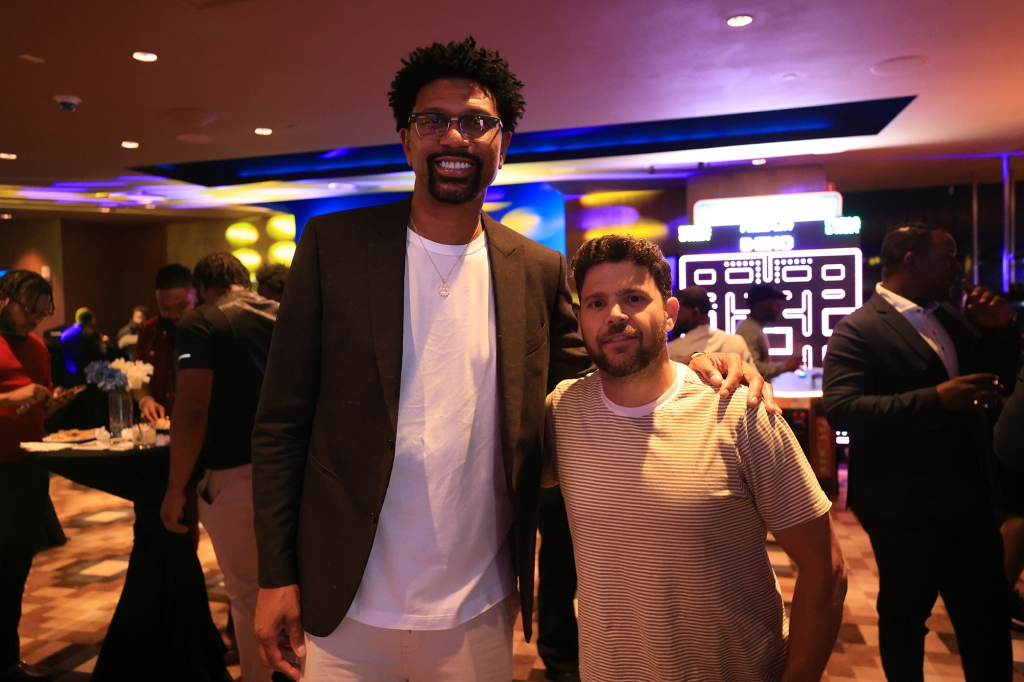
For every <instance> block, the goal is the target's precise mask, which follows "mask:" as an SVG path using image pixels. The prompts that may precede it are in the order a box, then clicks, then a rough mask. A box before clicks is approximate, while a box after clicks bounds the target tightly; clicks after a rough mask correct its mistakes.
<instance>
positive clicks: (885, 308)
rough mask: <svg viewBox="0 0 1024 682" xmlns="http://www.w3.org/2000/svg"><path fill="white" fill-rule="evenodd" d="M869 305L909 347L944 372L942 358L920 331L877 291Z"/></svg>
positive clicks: (933, 366)
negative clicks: (922, 336)
mask: <svg viewBox="0 0 1024 682" xmlns="http://www.w3.org/2000/svg"><path fill="white" fill-rule="evenodd" d="M871 305H873V306H874V307H875V310H877V311H878V314H879V316H880V317H881V318H882V320H883V321H884V322H885V323H886V324H887V325H889V327H891V328H892V329H893V331H895V332H896V333H897V334H899V335H900V336H901V337H903V340H904V341H906V342H907V343H908V344H909V345H910V347H911V348H913V349H914V350H915V351H916V352H917V354H918V355H920V356H921V357H922V358H923V359H924V360H925V361H927V362H928V364H929V365H930V366H931V367H932V368H933V369H936V370H939V371H941V372H942V374H946V373H947V372H946V366H945V365H944V364H942V359H941V358H940V357H939V355H938V353H936V352H935V351H934V350H932V347H931V346H929V345H928V342H927V341H925V340H924V339H923V338H921V334H920V332H918V331H917V330H916V329H914V325H912V324H910V323H909V322H907V318H905V317H903V315H901V314H900V313H899V312H897V310H896V309H895V308H893V307H892V305H891V304H890V303H889V302H888V301H886V300H885V299H884V298H882V297H881V296H880V295H878V294H877V293H876V294H875V295H874V296H872V297H871Z"/></svg>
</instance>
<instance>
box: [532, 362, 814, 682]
mask: <svg viewBox="0 0 1024 682" xmlns="http://www.w3.org/2000/svg"><path fill="white" fill-rule="evenodd" d="M679 371H681V372H684V373H685V376H684V377H683V381H682V385H681V387H680V388H679V390H678V392H677V393H676V395H675V396H674V397H673V399H671V400H669V401H668V402H666V403H665V404H663V405H661V406H660V407H658V408H657V409H656V410H655V411H654V412H653V413H651V414H649V415H647V416H644V417H625V416H620V415H617V414H615V413H614V412H612V411H611V410H609V409H608V407H606V406H605V404H604V402H603V400H602V397H601V380H600V375H599V373H596V372H595V373H594V374H591V375H590V376H588V377H586V378H584V379H580V380H576V381H567V382H562V383H561V384H560V385H559V386H558V387H557V388H556V389H555V391H554V393H552V396H551V399H550V403H549V424H550V426H551V430H552V432H551V433H549V456H550V457H551V460H552V461H553V462H556V466H557V473H558V479H559V482H560V484H561V487H562V494H563V496H564V497H565V502H566V508H567V511H568V515H569V525H570V528H571V530H572V538H573V547H574V549H575V552H576V565H577V573H578V576H579V587H578V593H577V596H578V598H579V625H580V670H581V675H582V677H583V679H584V680H588V681H590V680H592V681H601V682H604V681H605V680H616V679H621V675H622V671H629V672H628V675H629V679H630V680H633V681H635V682H642V681H646V680H650V681H652V682H671V681H673V680H723V681H725V680H730V681H731V680H735V681H737V682H740V681H746V680H751V681H753V680H757V681H761V680H774V679H778V678H779V677H781V675H782V671H783V668H784V666H785V655H786V653H785V652H786V639H787V636H788V622H787V620H786V615H785V610H784V607H783V603H782V596H781V591H780V590H779V585H778V581H777V580H776V578H775V574H774V572H773V571H772V568H771V562H770V560H769V558H768V552H767V549H766V545H765V539H766V530H773V531H775V530H782V529H786V528H790V527H793V526H796V525H799V524H801V523H805V522H807V521H810V520H812V519H815V518H817V517H819V516H821V515H822V514H824V513H825V512H827V511H828V509H829V506H830V503H829V501H828V498H826V497H825V494H824V493H823V492H822V490H821V488H820V487H819V485H818V483H817V481H816V480H815V478H814V474H813V473H812V471H811V469H810V467H809V466H808V464H807V461H806V458H805V457H804V455H803V453H802V451H801V449H800V446H799V444H798V443H797V441H796V438H795V437H794V436H793V433H792V431H791V430H790V428H789V426H788V425H787V424H786V423H785V421H784V420H783V419H782V418H781V417H775V416H770V415H768V414H767V413H766V412H765V410H764V407H763V406H762V407H760V408H758V409H757V410H748V409H747V408H746V391H745V390H744V389H741V390H739V391H737V392H736V393H734V394H733V395H732V396H731V397H730V398H728V399H726V400H720V399H719V397H718V393H717V392H716V391H714V390H713V389H711V388H709V387H708V386H706V385H705V384H704V383H703V382H702V381H701V380H700V379H699V377H697V375H696V374H694V373H693V372H691V371H690V370H688V369H686V368H685V367H683V366H679Z"/></svg>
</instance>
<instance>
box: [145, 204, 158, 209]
mask: <svg viewBox="0 0 1024 682" xmlns="http://www.w3.org/2000/svg"><path fill="white" fill-rule="evenodd" d="M146 208H156V204H146Z"/></svg>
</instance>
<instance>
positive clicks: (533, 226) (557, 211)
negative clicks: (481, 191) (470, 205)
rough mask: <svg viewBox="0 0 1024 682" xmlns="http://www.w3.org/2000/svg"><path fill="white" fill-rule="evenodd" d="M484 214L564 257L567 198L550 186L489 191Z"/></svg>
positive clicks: (533, 185)
mask: <svg viewBox="0 0 1024 682" xmlns="http://www.w3.org/2000/svg"><path fill="white" fill-rule="evenodd" d="M484 211H486V212H487V214H488V215H490V216H491V217H492V218H494V219H495V220H497V221H498V222H500V223H502V224H504V225H506V226H508V227H510V228H512V229H513V230H515V231H516V232H518V233H519V234H521V235H523V236H524V237H528V238H530V239H532V240H533V241H535V242H540V243H541V244H543V245H544V246H546V247H548V248H551V249H554V250H555V251H559V252H560V253H562V254H563V255H565V196H564V195H563V194H562V193H561V192H559V191H558V190H557V189H555V188H554V187H552V186H551V185H549V184H548V183H546V182H536V183H530V184H526V185H503V186H501V187H492V188H489V189H488V190H487V198H486V200H485V201H484Z"/></svg>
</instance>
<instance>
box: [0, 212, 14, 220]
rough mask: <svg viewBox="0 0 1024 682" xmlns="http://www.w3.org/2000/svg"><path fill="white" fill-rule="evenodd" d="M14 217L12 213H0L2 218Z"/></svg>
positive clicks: (0, 218)
mask: <svg viewBox="0 0 1024 682" xmlns="http://www.w3.org/2000/svg"><path fill="white" fill-rule="evenodd" d="M13 217H14V216H12V215H11V214H10V213H0V220H10V219H11V218H13Z"/></svg>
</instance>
